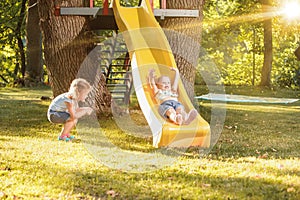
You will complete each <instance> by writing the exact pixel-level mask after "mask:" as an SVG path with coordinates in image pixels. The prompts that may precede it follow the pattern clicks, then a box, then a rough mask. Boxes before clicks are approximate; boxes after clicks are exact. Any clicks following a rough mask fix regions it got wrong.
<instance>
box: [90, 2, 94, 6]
mask: <svg viewBox="0 0 300 200" xmlns="http://www.w3.org/2000/svg"><path fill="white" fill-rule="evenodd" d="M93 7H94V0H90V8H93Z"/></svg>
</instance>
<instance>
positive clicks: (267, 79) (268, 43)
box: [260, 0, 273, 87]
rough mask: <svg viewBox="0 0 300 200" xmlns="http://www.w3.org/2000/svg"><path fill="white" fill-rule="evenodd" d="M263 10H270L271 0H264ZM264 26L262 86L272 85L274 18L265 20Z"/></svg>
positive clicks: (265, 11)
mask: <svg viewBox="0 0 300 200" xmlns="http://www.w3.org/2000/svg"><path fill="white" fill-rule="evenodd" d="M262 3H263V5H262V10H263V12H264V13H268V12H270V10H269V9H268V7H270V6H271V0H262ZM263 28H264V64H263V67H262V71H261V81H260V86H267V87H270V86H271V72H272V61H273V45H272V19H266V20H265V21H264V22H263Z"/></svg>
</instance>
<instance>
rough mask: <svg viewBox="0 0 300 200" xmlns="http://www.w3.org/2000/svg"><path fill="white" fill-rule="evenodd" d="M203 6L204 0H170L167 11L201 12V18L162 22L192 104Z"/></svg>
mask: <svg viewBox="0 0 300 200" xmlns="http://www.w3.org/2000/svg"><path fill="white" fill-rule="evenodd" d="M203 4H204V0H181V1H178V0H168V1H167V9H190V10H199V17H197V18H196V17H172V18H165V19H164V20H161V21H160V24H161V26H162V27H163V28H164V29H165V32H166V36H167V38H168V40H169V43H170V45H171V49H172V51H173V54H174V57H175V60H176V63H177V67H178V69H179V72H180V74H181V79H182V81H183V83H184V86H185V88H186V91H187V93H188V95H189V97H190V99H191V101H192V102H193V101H194V100H193V99H194V83H195V74H196V73H195V72H196V67H197V65H198V58H199V53H200V42H201V31H202V20H203V12H202V10H203ZM166 29H169V30H166Z"/></svg>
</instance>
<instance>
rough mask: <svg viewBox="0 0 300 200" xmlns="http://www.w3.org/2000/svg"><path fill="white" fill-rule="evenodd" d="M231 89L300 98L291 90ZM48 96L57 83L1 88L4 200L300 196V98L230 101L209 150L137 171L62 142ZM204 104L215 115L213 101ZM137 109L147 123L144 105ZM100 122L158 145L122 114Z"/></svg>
mask: <svg viewBox="0 0 300 200" xmlns="http://www.w3.org/2000/svg"><path fill="white" fill-rule="evenodd" d="M198 91H202V92H203V93H205V89H204V88H198ZM226 91H227V92H228V93H232V94H243V95H244V94H247V95H253V96H270V97H285V98H300V96H299V94H300V92H299V91H290V90H286V89H281V90H280V89H278V90H267V89H261V88H254V87H235V88H233V87H228V88H226ZM41 96H51V91H50V89H49V88H38V89H24V88H0V199H222V200H223V199H255V200H256V199H266V200H269V199H271V200H272V199H274V200H277V199H278V200H281V199H294V200H298V199H300V159H299V156H300V131H299V130H300V123H299V119H300V101H298V102H296V103H293V104H253V103H228V104H227V105H226V118H225V124H224V127H223V132H222V134H221V136H220V138H219V140H218V143H217V144H216V145H215V146H214V148H213V149H212V150H211V151H210V152H209V153H208V154H207V155H204V156H202V157H200V156H199V153H198V151H197V149H193V148H191V149H188V151H187V152H186V153H184V154H183V155H182V156H180V157H179V158H178V159H177V160H176V161H175V162H174V163H173V164H172V165H168V166H166V167H164V168H161V169H160V168H158V169H157V170H155V171H153V170H152V171H148V172H144V173H133V172H126V171H122V170H117V169H112V168H109V167H107V166H106V165H104V164H103V163H101V162H99V161H98V160H96V159H95V156H94V155H93V154H92V153H90V152H89V151H88V150H87V148H86V146H85V143H84V142H82V143H65V142H59V141H57V135H58V133H59V131H60V129H61V127H60V126H59V125H54V124H50V123H49V122H48V121H47V118H46V111H47V108H48V105H49V104H50V102H49V101H42V100H40V97H41ZM200 105H201V106H200V107H201V108H200V111H201V112H202V113H201V114H202V115H203V116H204V118H206V119H207V120H208V119H209V118H210V113H211V112H210V110H211V102H209V101H203V102H201V104H200ZM131 116H132V118H135V119H137V121H138V122H139V123H140V124H145V122H144V121H143V116H142V115H141V114H140V112H132V114H131ZM208 121H209V120H208ZM100 124H101V129H102V131H103V133H104V134H105V135H106V136H107V137H108V139H109V140H110V141H111V142H112V143H113V144H114V145H116V146H118V147H120V148H122V149H124V150H126V151H127V152H132V151H135V152H149V151H153V150H154V149H153V147H152V146H151V142H152V141H151V138H149V137H144V138H139V137H136V136H134V135H132V134H130V133H128V132H126V131H123V130H121V129H120V128H119V127H118V124H117V123H116V122H115V120H114V118H111V117H102V118H101V120H100ZM145 130H147V129H145ZM78 132H79V131H78ZM73 134H75V135H76V134H77V133H76V132H75V131H74V132H73ZM78 137H82V138H83V139H84V137H85V136H84V135H79V136H78ZM94 145H99V146H100V147H101V143H100V142H99V144H94ZM107 148H109V147H107ZM112 154H113V153H112ZM109 156H111V158H113V157H114V156H115V155H108V157H109ZM121 159H122V160H123V161H126V159H128V158H127V157H123V158H121ZM119 161H120V160H119ZM145 162H146V161H145ZM125 163H126V162H125ZM154 166H156V165H155V164H154Z"/></svg>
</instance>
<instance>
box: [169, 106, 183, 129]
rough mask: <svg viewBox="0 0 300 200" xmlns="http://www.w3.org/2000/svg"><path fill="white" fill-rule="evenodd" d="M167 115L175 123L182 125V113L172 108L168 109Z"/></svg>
mask: <svg viewBox="0 0 300 200" xmlns="http://www.w3.org/2000/svg"><path fill="white" fill-rule="evenodd" d="M166 115H167V117H168V118H169V119H170V120H171V121H172V122H174V123H175V124H178V125H181V124H182V122H183V118H182V115H181V114H179V113H176V111H175V110H174V109H172V108H171V109H169V110H167V112H166Z"/></svg>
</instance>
